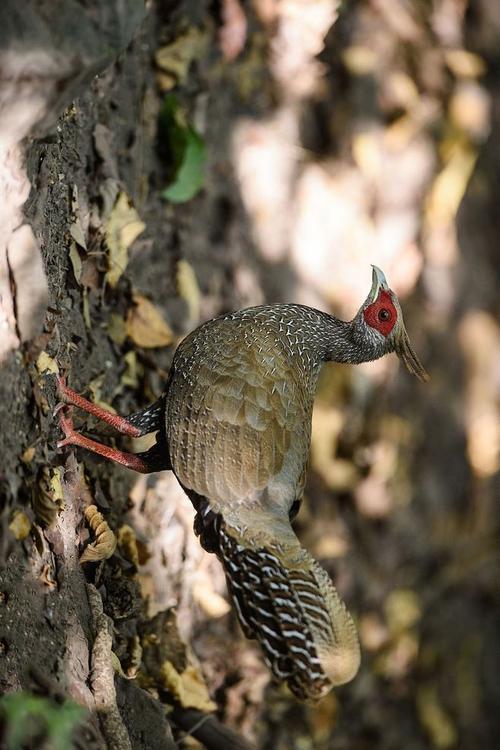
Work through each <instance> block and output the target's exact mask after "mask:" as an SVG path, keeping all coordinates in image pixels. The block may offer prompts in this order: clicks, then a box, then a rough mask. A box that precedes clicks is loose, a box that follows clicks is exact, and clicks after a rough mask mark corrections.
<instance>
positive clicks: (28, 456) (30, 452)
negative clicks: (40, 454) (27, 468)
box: [21, 445, 36, 464]
mask: <svg viewBox="0 0 500 750" xmlns="http://www.w3.org/2000/svg"><path fill="white" fill-rule="evenodd" d="M35 450H36V449H35V446H34V445H30V446H29V448H26V450H25V451H24V453H22V454H21V461H22V462H23V464H30V463H31V462H32V461H33V458H34V457H35Z"/></svg>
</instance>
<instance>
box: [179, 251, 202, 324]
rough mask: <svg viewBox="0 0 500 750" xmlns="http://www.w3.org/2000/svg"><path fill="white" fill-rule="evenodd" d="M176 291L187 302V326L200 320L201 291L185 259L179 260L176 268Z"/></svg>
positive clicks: (192, 270)
mask: <svg viewBox="0 0 500 750" xmlns="http://www.w3.org/2000/svg"><path fill="white" fill-rule="evenodd" d="M176 282H177V293H178V295H179V297H181V298H182V299H183V300H184V301H185V302H186V304H187V306H188V310H189V321H188V323H189V328H192V327H193V326H195V325H198V323H199V321H200V303H201V292H200V287H199V286H198V280H197V278H196V274H195V272H194V269H193V267H192V266H191V265H190V264H189V263H188V262H187V260H180V261H179V262H178V263H177V269H176Z"/></svg>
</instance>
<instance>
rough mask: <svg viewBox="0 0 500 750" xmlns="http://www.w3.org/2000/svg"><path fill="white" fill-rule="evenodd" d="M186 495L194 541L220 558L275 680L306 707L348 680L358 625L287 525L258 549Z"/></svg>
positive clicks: (355, 660)
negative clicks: (197, 539)
mask: <svg viewBox="0 0 500 750" xmlns="http://www.w3.org/2000/svg"><path fill="white" fill-rule="evenodd" d="M186 492H187V493H188V494H189V497H190V498H191V501H192V502H193V505H194V507H195V508H196V510H197V514H196V518H195V523H194V530H195V532H196V534H197V535H198V536H199V537H200V543H201V545H202V546H203V547H204V549H206V550H207V551H208V552H214V553H215V554H216V555H217V556H218V557H219V559H220V560H221V562H222V565H223V566H224V572H225V574H226V579H227V584H228V589H229V592H230V594H231V597H232V600H233V602H234V606H235V609H236V612H237V614H238V619H239V621H240V625H241V627H242V629H243V632H244V633H245V635H246V636H247V638H255V639H256V640H258V641H259V643H260V645H261V647H262V650H263V652H264V657H265V659H266V661H267V663H268V665H269V667H270V668H271V670H272V672H273V674H274V675H275V677H276V678H277V679H278V680H280V681H284V682H286V683H287V684H288V686H289V688H290V690H291V691H292V692H293V693H294V695H295V696H296V697H297V698H299V700H307V701H317V700H319V699H320V698H322V697H323V696H324V695H325V694H326V693H328V692H329V690H331V688H332V687H334V686H335V685H342V684H343V683H345V682H349V680H351V679H352V678H353V677H354V676H355V674H356V672H357V671H358V668H359V663H360V650H359V642H358V636H357V632H356V627H355V625H354V622H353V620H352V618H351V616H350V614H349V612H348V611H347V609H346V606H345V604H344V603H343V601H342V600H341V599H340V597H339V595H338V593H337V591H336V589H335V588H334V586H333V584H332V581H331V579H330V577H329V575H328V573H327V572H326V571H325V570H323V568H322V567H321V566H320V565H319V564H318V563H317V562H316V560H314V559H313V558H312V557H311V555H309V553H307V552H306V551H305V550H304V549H303V548H302V547H301V546H300V543H299V541H298V539H297V537H296V536H295V535H294V534H293V531H292V529H291V527H290V528H289V529H288V530H287V531H288V533H284V534H283V536H282V537H281V538H280V539H277V540H274V541H273V540H272V539H267V540H266V542H265V543H263V544H261V543H258V542H256V540H255V539H254V540H251V539H250V535H245V538H243V537H242V536H241V535H240V534H238V532H236V530H235V529H233V528H232V527H230V526H228V525H227V524H226V522H225V521H224V519H223V517H222V516H221V515H220V514H217V513H215V512H214V511H212V510H211V508H210V505H209V503H208V501H207V500H206V498H204V497H201V496H200V495H197V494H196V493H194V492H193V491H192V490H186ZM247 536H248V538H247Z"/></svg>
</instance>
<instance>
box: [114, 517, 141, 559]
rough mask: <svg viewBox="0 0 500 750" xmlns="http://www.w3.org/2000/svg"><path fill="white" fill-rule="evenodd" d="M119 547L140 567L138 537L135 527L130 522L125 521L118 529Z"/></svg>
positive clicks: (126, 556)
mask: <svg viewBox="0 0 500 750" xmlns="http://www.w3.org/2000/svg"><path fill="white" fill-rule="evenodd" d="M118 547H119V548H120V552H121V553H122V555H123V556H124V557H125V558H126V559H127V560H129V561H130V562H131V563H132V564H133V565H135V567H136V568H138V567H139V553H138V550H137V538H136V535H135V531H134V529H133V528H132V526H129V525H128V523H124V524H123V526H121V527H120V528H119V530H118Z"/></svg>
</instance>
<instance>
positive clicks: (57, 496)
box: [32, 466, 64, 527]
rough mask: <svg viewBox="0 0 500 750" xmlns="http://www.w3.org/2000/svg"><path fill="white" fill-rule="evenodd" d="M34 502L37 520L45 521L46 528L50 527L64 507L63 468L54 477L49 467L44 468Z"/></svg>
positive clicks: (56, 471)
mask: <svg viewBox="0 0 500 750" xmlns="http://www.w3.org/2000/svg"><path fill="white" fill-rule="evenodd" d="M32 502H33V510H34V511H35V513H36V516H37V518H39V519H40V520H41V521H43V523H44V524H45V526H47V527H50V526H51V525H52V524H53V523H54V521H55V519H56V517H57V514H58V512H59V511H60V509H61V508H62V507H63V506H64V494H63V487H62V468H61V467H58V468H57V469H55V471H54V473H53V474H52V475H51V473H50V470H49V469H48V467H46V466H45V467H44V468H43V470H42V476H41V478H40V480H39V482H38V484H37V486H36V487H35V490H34V493H33V501H32Z"/></svg>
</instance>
